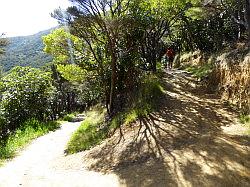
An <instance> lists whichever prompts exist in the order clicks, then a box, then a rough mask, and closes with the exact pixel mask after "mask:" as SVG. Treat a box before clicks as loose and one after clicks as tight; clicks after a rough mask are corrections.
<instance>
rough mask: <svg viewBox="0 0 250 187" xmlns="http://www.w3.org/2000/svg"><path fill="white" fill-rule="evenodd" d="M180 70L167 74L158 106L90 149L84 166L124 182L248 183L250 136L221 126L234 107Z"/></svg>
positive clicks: (232, 115) (232, 114)
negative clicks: (196, 85)
mask: <svg viewBox="0 0 250 187" xmlns="http://www.w3.org/2000/svg"><path fill="white" fill-rule="evenodd" d="M179 75H182V73H181V74H179V73H176V74H175V75H174V76H173V72H172V73H171V78H170V79H166V80H169V81H168V82H166V90H168V89H167V88H170V89H169V90H168V91H166V92H165V94H166V95H165V98H164V99H163V100H162V103H161V106H160V109H159V111H158V112H154V113H151V114H150V115H148V116H147V117H144V118H141V119H139V122H138V123H136V124H133V125H132V126H131V129H130V130H129V129H128V128H127V127H122V128H121V129H120V130H121V131H126V133H125V132H123V133H118V132H117V133H116V134H115V136H114V137H113V138H110V139H109V140H107V141H106V142H105V143H103V144H102V145H100V146H97V147H95V148H93V149H92V150H90V151H88V152H87V154H86V156H85V158H84V162H86V163H87V167H88V168H90V169H92V170H96V171H102V172H107V171H109V172H113V173H115V174H117V175H118V176H119V177H120V179H121V180H123V181H125V183H126V185H127V186H165V185H166V184H168V185H169V186H215V185H218V184H220V186H247V185H249V183H250V178H249V176H250V160H249V157H250V152H249V142H250V137H247V136H237V137H236V136H232V135H229V134H226V133H224V131H223V130H222V127H224V126H228V125H229V126H230V125H233V124H234V123H235V121H236V119H235V117H237V113H236V112H235V111H233V110H232V109H230V108H227V107H226V106H224V105H222V104H221V103H220V100H218V98H216V97H212V98H213V99H212V100H211V96H212V95H208V98H206V95H203V97H200V94H201V92H197V90H196V88H193V87H189V85H188V84H186V83H183V82H185V81H186V79H185V77H182V76H179ZM166 76H169V75H168V74H166ZM185 76H187V79H188V80H189V81H192V78H190V76H188V75H185ZM175 84H178V85H180V84H182V85H181V86H175ZM184 85H185V86H184ZM121 136H122V137H121ZM119 139H121V141H120V142H119V143H118V140H119ZM117 143H118V144H117Z"/></svg>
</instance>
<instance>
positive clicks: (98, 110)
mask: <svg viewBox="0 0 250 187" xmlns="http://www.w3.org/2000/svg"><path fill="white" fill-rule="evenodd" d="M105 114H106V110H105V109H104V108H103V107H101V106H99V105H98V106H95V107H93V108H92V109H91V110H90V111H88V112H87V113H86V119H85V120H84V121H83V122H82V124H81V126H80V127H79V128H78V129H77V131H76V132H75V133H74V134H73V135H72V137H71V139H70V141H69V142H68V145H67V149H66V150H65V152H66V153H67V154H73V153H76V152H79V151H83V150H86V149H89V148H91V147H92V146H94V145H97V144H99V143H100V142H101V141H102V140H103V139H104V138H105V137H107V133H108V131H107V128H105V127H103V123H104V116H105ZM102 127H103V128H102Z"/></svg>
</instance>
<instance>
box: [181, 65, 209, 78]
mask: <svg viewBox="0 0 250 187" xmlns="http://www.w3.org/2000/svg"><path fill="white" fill-rule="evenodd" d="M185 70H187V71H188V72H190V73H192V74H193V75H194V76H195V77H197V78H199V79H202V78H203V77H206V76H208V75H209V74H210V73H211V72H212V70H213V65H212V64H205V65H203V66H188V67H185Z"/></svg>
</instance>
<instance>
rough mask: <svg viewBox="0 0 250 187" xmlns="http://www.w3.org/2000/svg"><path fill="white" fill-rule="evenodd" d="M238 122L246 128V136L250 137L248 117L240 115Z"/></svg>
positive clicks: (249, 120) (249, 116) (249, 118)
mask: <svg viewBox="0 0 250 187" xmlns="http://www.w3.org/2000/svg"><path fill="white" fill-rule="evenodd" d="M240 122H241V123H242V124H244V126H246V127H247V131H246V134H247V135H250V115H245V114H242V115H240Z"/></svg>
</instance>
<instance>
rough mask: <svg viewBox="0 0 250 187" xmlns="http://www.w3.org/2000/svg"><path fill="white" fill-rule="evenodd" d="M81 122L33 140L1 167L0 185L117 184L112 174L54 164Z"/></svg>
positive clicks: (43, 186) (72, 186) (66, 125)
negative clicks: (63, 167)
mask: <svg viewBox="0 0 250 187" xmlns="http://www.w3.org/2000/svg"><path fill="white" fill-rule="evenodd" d="M79 125H80V122H76V123H69V122H67V123H64V124H63V125H62V126H61V128H60V129H59V130H57V131H55V132H51V133H49V134H47V135H45V136H42V137H40V138H38V139H36V140H34V141H33V142H32V143H31V144H30V145H29V146H28V147H27V148H26V149H25V150H24V151H22V152H21V153H20V155H19V156H18V157H16V158H15V159H13V160H12V161H11V162H9V163H7V164H6V165H5V166H4V167H2V168H0V186H1V187H12V186H13V187H17V186H25V187H34V186H35V187H40V186H41V187H52V186H53V187H64V186H65V187H66V186H67V187H69V186H70V187H76V186H81V187H82V186H84V187H85V186H86V187H88V186H91V187H92V186H109V187H112V186H118V178H117V177H116V176H115V175H103V174H101V173H98V172H92V171H88V170H86V169H84V166H82V167H81V169H80V170H73V169H62V168H57V167H54V163H55V162H57V160H61V159H62V158H63V157H64V149H65V146H66V144H67V142H68V140H69V138H70V136H71V134H72V133H73V132H74V131H75V130H76V129H77V128H78V127H79Z"/></svg>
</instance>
